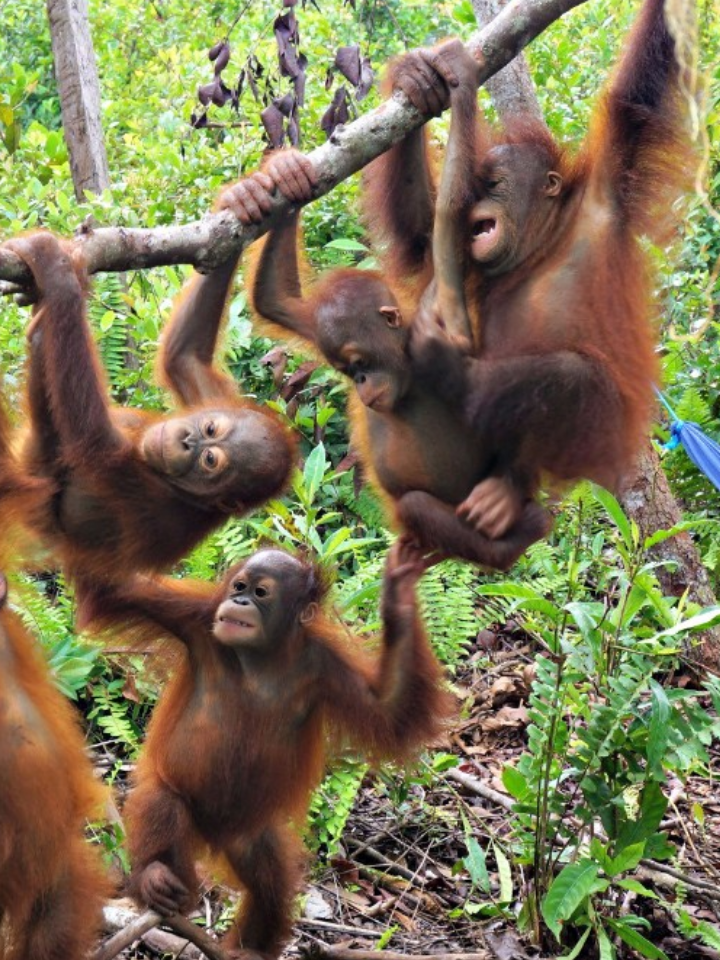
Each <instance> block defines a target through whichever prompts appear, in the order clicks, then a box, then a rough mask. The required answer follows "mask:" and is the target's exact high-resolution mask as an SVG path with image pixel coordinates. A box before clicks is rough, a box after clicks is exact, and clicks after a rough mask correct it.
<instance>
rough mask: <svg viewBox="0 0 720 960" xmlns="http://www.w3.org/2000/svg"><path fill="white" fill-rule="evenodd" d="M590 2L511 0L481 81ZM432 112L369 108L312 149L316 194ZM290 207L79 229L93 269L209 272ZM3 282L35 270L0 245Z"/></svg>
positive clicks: (476, 46)
mask: <svg viewBox="0 0 720 960" xmlns="http://www.w3.org/2000/svg"><path fill="white" fill-rule="evenodd" d="M586 2H587V0H512V2H511V3H509V4H508V5H507V7H505V9H504V10H503V11H502V12H501V13H500V14H499V15H498V16H497V17H496V18H495V19H494V20H493V21H492V23H490V24H488V26H487V27H485V28H484V29H483V30H479V31H477V32H476V33H475V34H473V36H472V37H471V38H470V40H469V42H468V44H467V46H468V49H469V50H470V52H471V53H472V54H473V56H474V57H475V58H476V59H477V60H478V61H479V62H480V64H481V66H482V69H481V71H480V78H479V81H478V82H479V83H484V82H485V81H486V80H487V79H488V78H489V77H490V76H492V75H493V74H495V73H497V72H498V70H500V69H502V67H504V66H505V65H506V64H507V63H509V62H510V61H511V60H512V59H513V57H515V56H516V55H517V54H518V53H519V52H520V51H521V50H522V49H523V48H524V47H525V46H527V44H528V43H529V42H530V41H531V40H533V39H534V38H535V37H537V36H538V34H540V33H542V31H543V30H544V29H545V28H546V27H547V26H549V25H550V24H551V23H553V22H554V21H555V20H558V19H559V18H560V17H561V16H562V15H563V14H565V13H567V12H568V10H571V9H573V8H574V7H577V6H580V5H581V4H582V3H586ZM427 119H428V118H427V117H425V116H423V115H422V114H421V113H419V112H418V111H417V110H416V109H415V108H414V107H413V106H411V105H410V103H409V102H408V101H407V99H406V98H405V97H404V96H403V95H402V94H396V95H395V96H394V97H392V98H391V99H390V100H387V101H386V102H385V103H383V104H381V105H380V106H379V107H377V108H376V109H375V110H372V111H371V112H370V113H367V114H364V115H363V116H360V117H358V118H357V120H355V121H353V123H350V124H348V125H347V126H344V127H339V128H338V129H337V130H336V131H335V132H334V133H333V134H332V136H331V138H330V140H329V141H328V142H327V143H325V144H323V145H322V146H321V147H318V148H317V149H316V150H313V151H312V152H311V153H310V154H309V158H310V160H311V161H312V163H313V165H314V167H315V170H316V172H317V177H318V184H317V188H316V190H315V196H322V195H323V194H325V193H327V192H328V191H329V190H332V188H333V187H335V186H337V184H338V183H340V182H341V181H343V180H345V179H347V178H348V177H349V176H350V175H351V174H353V173H356V172H357V171H358V170H360V169H361V168H362V167H364V166H365V165H366V164H367V163H369V162H370V161H371V160H373V159H374V158H375V157H377V156H379V155H380V154H381V153H384V152H385V151H386V150H387V149H388V148H389V147H391V146H392V145H393V144H394V143H397V142H398V141H399V140H401V139H402V138H403V137H405V136H406V135H407V134H408V133H410V132H411V131H412V130H415V129H416V128H417V127H420V126H422V124H423V123H425V122H426V121H427ZM288 207H289V204H288V202H287V201H286V200H285V199H284V198H282V197H280V196H278V197H277V198H276V200H275V202H274V205H273V210H272V212H271V213H270V214H268V216H267V217H266V218H265V220H264V221H263V223H262V224H261V225H260V226H252V227H243V226H242V224H240V223H239V222H238V221H237V220H236V219H235V218H234V217H233V216H232V215H231V214H229V213H217V214H210V215H208V216H205V217H203V218H202V220H198V221H195V222H194V223H188V224H184V225H179V224H178V225H173V226H169V227H153V228H151V229H150V228H125V227H101V228H98V229H92V228H89V227H85V228H83V229H82V230H81V232H80V235H79V237H78V238H77V241H78V242H79V243H81V244H82V246H83V250H84V254H85V259H86V261H87V265H88V271H89V273H98V272H108V271H111V272H122V271H125V270H135V269H139V268H145V267H157V266H164V265H167V264H174V263H190V264H192V265H193V266H195V267H198V268H199V269H202V270H205V271H207V270H210V269H212V268H213V267H216V266H218V265H219V264H220V263H222V262H223V261H225V260H227V259H228V258H229V257H230V256H231V255H233V254H238V253H240V252H241V251H242V250H243V249H244V248H245V247H246V246H247V245H248V244H249V243H251V242H252V241H253V240H255V239H256V238H257V237H259V236H260V235H261V234H263V233H265V232H266V231H267V230H268V229H269V228H270V227H271V226H272V225H273V223H274V222H275V221H276V220H277V219H278V217H279V216H280V214H281V213H283V212H284V211H285V210H287V209H288ZM0 280H10V281H13V282H15V283H19V284H23V285H26V286H27V285H29V284H30V282H31V278H30V272H29V270H28V269H27V267H26V266H25V264H24V263H23V262H22V260H20V258H19V257H17V256H16V255H15V254H14V253H11V252H10V251H9V250H2V249H0Z"/></svg>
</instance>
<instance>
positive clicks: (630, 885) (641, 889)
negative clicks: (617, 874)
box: [613, 877, 660, 900]
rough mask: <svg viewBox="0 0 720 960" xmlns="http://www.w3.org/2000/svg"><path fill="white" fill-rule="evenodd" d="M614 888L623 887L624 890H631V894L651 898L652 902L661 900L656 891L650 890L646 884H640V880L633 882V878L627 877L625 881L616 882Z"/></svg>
mask: <svg viewBox="0 0 720 960" xmlns="http://www.w3.org/2000/svg"><path fill="white" fill-rule="evenodd" d="M613 886H615V887H622V889H623V890H630V891H631V893H637V894H639V895H640V896H641V897H650V898H651V899H652V900H659V899H660V897H659V896H658V895H657V894H656V893H655V891H654V890H650V889H649V888H648V887H646V886H645V885H644V884H642V883H640V881H639V880H633V878H632V877H626V878H625V879H624V880H616V881H615V883H614V884H613Z"/></svg>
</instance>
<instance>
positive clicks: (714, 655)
mask: <svg viewBox="0 0 720 960" xmlns="http://www.w3.org/2000/svg"><path fill="white" fill-rule="evenodd" d="M621 501H622V505H623V507H624V509H625V512H626V513H627V514H628V516H629V517H631V518H632V519H633V520H634V521H635V523H637V525H638V527H639V528H640V533H641V534H642V536H643V538H645V537H649V536H652V534H653V533H655V532H656V531H657V530H667V529H669V528H670V527H673V526H675V524H676V523H680V521H681V520H682V510H681V509H680V506H679V504H678V502H677V500H676V499H675V497H674V496H673V494H672V491H671V490H670V485H669V484H668V481H667V477H666V476H665V471H664V470H663V468H662V465H661V464H660V457H659V456H658V454H657V453H656V451H655V449H654V447H653V446H652V445H651V444H648V446H647V447H646V448H645V450H643V452H642V453H641V454H640V456H639V457H638V462H637V464H636V473H635V476H634V478H633V480H632V482H631V483H630V484H629V485H628V487H627V489H626V490H625V492H624V493H623V495H622V497H621ZM650 555H651V556H652V557H653V558H654V559H656V560H660V561H662V562H663V564H664V565H663V566H661V567H658V568H657V570H656V571H655V574H656V576H657V578H658V581H659V583H660V586H661V587H662V589H663V592H664V593H666V594H667V595H668V596H671V597H681V596H682V595H683V594H684V593H685V591H686V590H687V592H688V596H689V597H690V599H691V600H693V601H694V602H695V603H699V604H700V605H701V606H703V607H710V606H714V605H715V604H716V603H717V597H716V596H715V593H714V592H713V589H712V587H711V586H710V578H709V577H708V573H707V570H706V569H705V567H704V566H703V565H702V562H701V561H700V555H699V554H698V552H697V550H696V548H695V544H694V543H693V541H692V537H691V536H690V534H689V533H685V532H682V533H677V534H675V536H674V537H670V538H669V539H667V540H663V542H662V543H658V544H656V545H655V546H654V547H652V548H651V549H650ZM666 563H669V564H670V565H669V566H665V564H666ZM695 638H696V640H699V645H698V647H697V651H696V659H699V660H700V661H701V663H702V664H703V666H705V667H710V668H711V669H713V670H718V669H720V629H719V628H718V627H712V628H711V629H709V630H704V631H702V632H701V633H697V634H695ZM688 652H689V653H690V655H691V656H693V653H694V651H692V650H689V651H688Z"/></svg>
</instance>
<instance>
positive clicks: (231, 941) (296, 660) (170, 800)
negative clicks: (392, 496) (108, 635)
mask: <svg viewBox="0 0 720 960" xmlns="http://www.w3.org/2000/svg"><path fill="white" fill-rule="evenodd" d="M387 570H388V573H387V577H386V579H385V586H384V592H383V599H382V616H383V623H384V634H383V644H382V652H381V654H380V657H379V659H378V660H377V661H376V662H375V663H372V662H371V661H369V660H367V659H365V658H363V657H361V655H360V654H359V653H358V652H357V651H356V650H354V649H352V644H348V642H347V637H346V636H345V632H344V630H343V629H342V628H339V627H338V626H337V625H335V624H333V623H332V622H331V620H330V619H329V618H328V617H327V616H326V614H325V613H324V611H323V602H324V599H325V594H326V585H325V584H324V582H323V579H322V576H321V574H320V572H319V571H318V570H317V569H316V568H315V567H313V566H312V565H311V564H309V563H306V562H305V561H303V560H299V559H298V558H296V557H294V556H292V555H290V554H287V553H284V552H283V551H280V550H274V549H273V550H262V551H260V552H259V553H256V554H255V555H254V556H252V557H250V558H249V559H248V560H246V561H244V562H242V563H241V564H238V565H237V566H235V567H234V568H233V569H231V570H230V571H229V573H228V574H227V576H226V577H225V579H224V580H223V582H222V583H221V584H220V585H219V586H218V587H217V588H215V589H212V588H209V587H208V585H207V584H191V583H188V582H186V581H183V582H179V581H171V580H167V579H165V580H151V579H145V578H142V577H135V578H134V579H133V580H130V581H128V582H127V583H126V584H121V583H120V584H113V585H112V586H108V587H105V588H102V587H100V588H96V590H98V592H96V593H95V595H94V596H92V588H90V593H91V596H92V600H91V605H92V611H91V613H92V616H93V619H94V620H95V621H96V622H97V623H106V624H110V625H112V624H115V623H117V622H118V621H120V622H123V621H124V622H128V621H133V620H134V621H135V622H136V624H137V626H138V629H139V630H141V631H142V632H143V633H147V634H148V635H149V636H151V637H153V636H155V637H156V636H157V634H158V631H162V632H163V633H165V634H168V635H169V637H170V638H171V639H175V640H177V641H179V642H180V643H182V644H184V646H185V648H186V655H185V656H184V657H183V659H182V661H181V662H180V665H179V668H178V669H177V672H176V673H175V676H174V677H173V679H172V681H171V683H170V685H169V686H168V687H167V689H166V690H165V691H164V692H163V694H162V696H161V699H160V702H159V703H158V706H157V708H156V710H155V713H154V716H153V718H152V721H151V724H150V728H149V730H148V735H147V740H146V744H145V749H144V751H143V753H142V755H141V758H140V762H139V764H138V768H137V773H136V778H135V789H134V791H133V792H132V793H131V794H130V797H129V799H128V802H127V804H126V806H125V817H126V822H127V827H128V838H129V848H130V857H131V862H132V877H131V886H132V889H133V892H134V894H135V895H136V896H137V897H138V899H139V900H140V901H141V902H142V903H144V904H146V905H147V906H149V907H151V908H152V909H154V910H157V911H158V912H159V913H162V914H164V915H171V914H173V913H176V912H179V911H186V910H188V909H190V908H191V907H192V906H193V905H194V903H195V897H196V892H197V886H198V880H197V876H196V873H195V858H196V855H197V854H198V852H200V851H202V850H203V849H205V848H207V847H209V848H210V851H211V853H214V854H218V855H222V857H223V859H224V862H225V864H226V865H227V867H228V868H229V871H230V874H231V877H232V878H234V880H235V881H236V882H237V884H238V885H239V886H241V887H242V888H243V890H244V899H243V904H242V908H241V911H240V914H239V915H238V917H237V918H236V921H235V923H234V924H233V926H232V929H231V931H230V932H229V934H228V936H227V939H226V940H225V941H224V944H223V946H226V947H228V948H229V950H230V951H231V952H230V953H229V956H232V957H241V958H243V960H258V958H262V960H269V958H273V957H276V956H277V955H278V954H279V953H280V950H281V948H282V945H283V943H284V942H285V940H287V938H288V936H289V934H290V926H291V904H292V899H293V896H294V894H295V892H296V888H297V884H298V880H299V876H300V862H301V857H300V850H301V846H300V841H299V838H298V836H297V832H296V831H297V824H298V823H299V822H301V821H302V819H303V818H304V816H305V814H306V812H307V805H308V800H309V796H310V792H311V791H312V789H313V788H314V787H315V786H316V785H317V783H318V782H319V781H320V779H321V777H322V774H323V768H324V761H325V743H326V735H327V733H328V732H329V731H332V732H335V733H336V734H339V735H345V736H346V737H347V738H349V740H350V741H351V743H353V744H354V745H356V746H358V747H361V748H363V749H365V750H367V751H369V752H370V753H371V755H372V756H373V757H394V758H402V757H405V756H406V755H407V754H408V753H409V752H410V751H412V750H414V749H416V748H417V747H419V746H421V745H422V744H423V743H424V742H425V741H426V740H427V739H428V738H429V737H432V736H433V735H434V734H435V733H436V732H437V730H438V723H439V720H440V718H441V717H442V715H443V714H444V713H445V712H446V709H447V697H446V694H444V693H443V692H442V691H441V689H440V687H439V685H438V684H439V679H440V670H439V667H438V665H437V662H436V661H435V658H434V657H433V654H432V652H431V650H430V648H429V646H428V643H427V640H426V638H425V634H424V632H423V629H422V626H421V623H420V620H419V617H418V614H417V610H416V600H415V584H416V581H417V580H418V578H419V576H420V574H421V572H422V564H421V562H420V559H419V557H418V556H417V555H416V554H414V553H413V551H412V550H411V549H410V548H409V547H408V546H407V545H401V544H397V545H396V546H395V547H394V548H393V549H392V550H391V552H390V556H389V559H388V567H387ZM291 823H293V824H295V826H294V827H293V826H291Z"/></svg>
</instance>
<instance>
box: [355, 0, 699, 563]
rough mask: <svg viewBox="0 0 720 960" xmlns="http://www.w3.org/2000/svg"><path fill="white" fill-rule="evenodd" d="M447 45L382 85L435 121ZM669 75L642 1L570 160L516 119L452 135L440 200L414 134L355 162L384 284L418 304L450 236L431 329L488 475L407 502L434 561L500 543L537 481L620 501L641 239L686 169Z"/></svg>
mask: <svg viewBox="0 0 720 960" xmlns="http://www.w3.org/2000/svg"><path fill="white" fill-rule="evenodd" d="M453 49H454V44H453V43H452V42H451V43H450V44H445V45H440V46H438V47H435V48H433V49H432V50H418V51H414V52H411V53H409V54H407V55H406V56H404V57H402V58H401V59H400V60H399V61H397V62H396V64H395V65H394V67H393V68H392V70H391V74H390V79H391V84H392V85H393V86H394V87H395V88H397V89H400V90H402V91H403V92H404V93H405V94H406V95H407V96H408V97H409V99H410V100H411V101H412V102H413V103H414V104H415V106H417V107H418V109H420V110H421V111H423V112H425V113H438V112H440V110H441V109H442V108H443V107H444V106H445V104H446V103H447V99H448V96H449V95H450V94H449V89H450V90H451V89H454V88H455V87H457V86H458V84H459V79H458V76H457V74H456V71H455V69H454V65H453V62H452V57H453ZM678 77H679V67H678V63H677V60H676V58H675V49H674V41H673V38H672V36H671V35H670V33H669V31H668V28H667V25H666V23H665V18H664V13H663V0H645V3H644V5H643V9H642V11H641V13H640V16H639V18H638V22H637V23H636V25H635V27H634V29H633V31H632V33H631V35H630V36H629V37H628V39H627V41H626V43H625V47H624V51H623V56H622V59H621V62H620V64H619V67H618V68H617V70H616V72H615V74H614V77H613V78H612V80H611V82H610V84H609V85H608V87H607V89H606V91H605V93H604V95H603V97H602V99H601V102H600V105H599V106H598V108H597V109H596V111H595V114H594V115H593V119H592V123H591V127H590V132H589V135H588V137H587V139H586V141H585V143H584V144H583V145H582V148H581V149H580V150H579V152H577V153H576V154H571V153H570V152H569V151H568V150H567V149H565V148H564V147H561V146H560V145H559V144H558V143H557V142H556V141H555V140H554V139H553V137H552V136H551V134H550V133H549V131H548V130H547V129H546V127H545V126H544V125H543V124H542V123H539V122H538V121H537V120H533V119H532V118H529V117H521V118H519V119H517V120H514V121H513V122H512V123H508V124H507V125H506V127H505V128H504V129H502V130H491V129H490V128H489V127H488V126H487V124H485V123H484V122H480V123H476V122H475V121H473V124H474V125H473V126H470V127H465V129H464V133H463V136H462V140H460V141H457V142H456V143H455V148H454V149H453V150H451V151H450V152H449V154H448V155H447V157H446V166H445V170H444V174H443V182H442V184H441V190H440V196H439V197H438V199H437V202H436V188H435V184H434V181H433V177H432V173H431V170H430V165H429V163H428V157H427V154H426V149H425V137H426V134H425V132H424V130H418V131H415V132H413V133H411V134H410V135H409V136H408V137H407V138H405V140H403V141H402V142H401V143H399V144H397V145H396V146H394V147H393V148H391V150H389V151H388V152H387V153H386V154H384V155H383V156H382V157H380V158H379V159H378V160H376V161H374V162H373V163H372V164H370V165H369V166H368V168H367V170H366V173H365V207H366V212H367V219H368V222H369V225H370V227H371V231H372V234H373V237H374V239H375V240H376V241H377V242H378V244H379V249H380V261H381V265H382V270H383V275H384V277H385V279H386V281H387V283H388V284H389V285H390V287H391V288H392V289H394V290H396V291H398V290H399V291H402V292H403V294H404V295H408V296H410V297H411V299H413V300H414V301H415V302H416V303H418V302H419V301H420V300H421V297H422V295H423V293H424V292H425V291H426V290H427V288H428V285H429V284H430V283H431V281H432V279H433V276H434V277H435V279H436V280H437V279H438V277H437V269H438V255H437V251H436V250H434V249H433V247H434V245H435V244H436V243H437V241H438V237H440V238H442V242H444V243H445V244H446V246H447V238H448V233H447V231H448V228H449V230H450V236H452V235H453V232H454V235H455V239H456V241H457V244H456V252H455V255H454V257H453V256H451V257H450V258H449V261H448V262H446V264H445V267H446V272H445V281H446V284H447V286H446V289H445V294H446V300H445V302H446V304H447V303H449V302H450V301H452V300H453V299H454V301H455V307H456V308H457V310H450V311H448V310H445V315H444V316H441V317H440V320H441V321H442V322H443V323H444V324H445V326H446V327H448V328H449V331H450V333H452V334H460V335H461V336H463V335H464V336H466V337H469V338H472V340H473V345H472V348H471V352H472V354H473V356H474V358H475V359H474V362H472V363H471V364H470V365H469V370H470V373H469V376H470V387H469V394H470V399H469V401H468V402H467V403H466V404H465V413H466V416H467V418H468V422H469V424H470V425H471V428H472V430H473V432H474V433H475V435H476V436H477V438H478V441H479V442H480V444H481V445H482V448H483V450H484V451H485V454H486V464H485V466H484V471H483V472H484V476H482V477H481V478H480V479H479V482H478V483H477V484H476V485H475V487H474V488H473V489H472V491H470V493H469V494H468V495H466V496H465V498H464V499H463V500H462V501H461V502H459V503H458V504H457V507H456V509H455V511H454V512H455V514H456V516H455V517H454V516H453V515H452V514H453V511H452V510H451V509H449V508H448V507H447V505H443V504H440V505H439V504H438V502H437V500H436V499H435V498H434V497H432V496H431V494H432V493H433V491H428V492H425V491H421V490H417V491H415V492H412V491H411V492H410V493H409V494H408V497H406V498H404V500H403V502H402V503H401V505H400V506H401V511H400V512H401V516H402V520H403V523H404V524H405V525H406V527H407V528H408V529H409V530H410V531H413V532H416V533H417V535H418V536H420V537H421V538H422V540H423V542H424V543H426V544H428V545H433V546H435V547H437V548H438V549H440V550H445V549H447V546H449V545H451V544H452V538H453V536H454V534H453V531H454V530H456V529H457V521H458V520H462V521H463V522H464V523H466V524H467V525H468V526H471V527H472V528H474V529H476V530H477V531H478V532H480V533H483V534H485V535H486V536H488V537H490V538H492V539H493V540H498V541H499V542H501V541H502V539H503V538H504V537H506V536H507V535H508V533H509V532H510V531H512V530H513V528H514V526H515V525H516V524H517V523H518V521H521V519H522V514H523V512H524V511H525V510H526V505H527V502H528V498H531V497H533V496H534V495H535V493H536V491H537V489H538V487H539V484H540V479H541V474H542V473H544V472H548V473H549V474H550V476H551V478H556V479H558V480H560V481H565V480H569V479H574V478H575V477H577V476H586V477H590V478H591V479H595V480H597V481H598V482H600V483H603V484H604V485H606V486H608V487H610V488H614V489H616V488H617V487H618V485H619V484H620V482H621V480H622V477H623V474H624V472H625V471H626V470H627V469H628V467H629V466H630V464H631V461H632V459H633V456H634V454H635V452H636V451H637V449H638V447H639V445H640V443H641V442H642V439H643V437H644V435H645V431H646V427H647V424H648V420H649V416H650V413H651V408H652V403H653V394H652V384H653V380H654V379H655V378H656V373H657V368H656V363H655V359H654V351H653V335H652V330H651V327H650V324H649V322H648V321H649V314H650V304H651V290H652V283H651V276H650V263H649V259H648V255H647V252H646V251H645V250H644V249H643V247H642V245H641V243H640V237H641V235H643V234H646V235H648V236H650V237H651V238H658V237H661V236H663V234H664V233H665V232H666V227H667V222H668V214H669V213H670V201H671V199H672V198H674V197H675V196H677V193H678V190H679V186H680V184H681V182H682V181H683V180H684V179H685V177H686V174H687V169H688V164H687V160H688V150H687V141H686V131H685V125H684V123H683V110H682V96H681V93H680V89H679V83H678ZM474 109H475V110H476V109H477V104H476V103H475V104H474ZM438 217H443V218H444V223H440V224H438V223H437V219H436V218H438ZM448 220H450V223H449V224H448ZM451 253H452V251H451ZM453 263H454V264H455V267H454V269H453ZM441 311H442V308H441ZM470 321H472V324H471V323H470ZM449 469H452V467H451V466H449Z"/></svg>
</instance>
